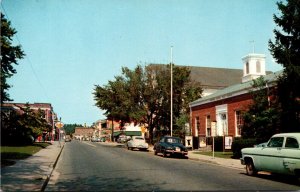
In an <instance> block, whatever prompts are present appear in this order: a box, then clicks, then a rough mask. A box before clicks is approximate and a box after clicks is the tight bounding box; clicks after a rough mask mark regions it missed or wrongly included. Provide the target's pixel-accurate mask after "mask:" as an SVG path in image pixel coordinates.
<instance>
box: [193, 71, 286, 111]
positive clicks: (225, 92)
mask: <svg viewBox="0 0 300 192" xmlns="http://www.w3.org/2000/svg"><path fill="white" fill-rule="evenodd" d="M281 74H282V71H278V72H275V73H270V74H268V75H266V76H264V80H265V81H267V82H268V86H269V87H271V86H273V85H274V82H275V81H276V80H277V78H278V77H279V76H280V75H281ZM252 84H253V81H247V82H244V83H238V84H235V85H232V86H229V87H226V88H224V89H221V90H218V91H216V92H215V93H213V94H211V95H208V96H205V97H203V98H200V99H197V100H196V101H193V102H191V103H190V107H194V106H197V105H200V104H205V103H209V102H213V101H217V100H221V99H225V98H229V97H233V96H237V95H241V94H244V93H247V92H249V91H250V90H251V88H252Z"/></svg>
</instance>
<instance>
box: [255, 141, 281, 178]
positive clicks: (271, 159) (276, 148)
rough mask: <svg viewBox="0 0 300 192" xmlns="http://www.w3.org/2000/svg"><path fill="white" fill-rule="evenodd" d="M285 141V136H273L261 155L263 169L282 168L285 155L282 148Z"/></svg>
mask: <svg viewBox="0 0 300 192" xmlns="http://www.w3.org/2000/svg"><path fill="white" fill-rule="evenodd" d="M283 143H284V137H272V138H271V139H270V141H269V143H268V145H267V147H264V148H262V153H261V156H260V165H261V167H260V168H261V170H263V171H270V172H277V171H276V170H277V169H279V167H280V169H282V167H283V157H282V154H281V153H282V148H283Z"/></svg>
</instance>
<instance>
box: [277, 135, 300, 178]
mask: <svg viewBox="0 0 300 192" xmlns="http://www.w3.org/2000/svg"><path fill="white" fill-rule="evenodd" d="M281 155H282V157H283V162H282V163H283V169H282V170H281V171H282V172H281V173H286V174H289V173H290V172H291V171H292V170H294V169H299V168H300V163H299V162H300V143H299V141H298V140H297V138H295V137H292V136H288V137H286V140H285V144H284V148H283V149H282V150H281Z"/></svg>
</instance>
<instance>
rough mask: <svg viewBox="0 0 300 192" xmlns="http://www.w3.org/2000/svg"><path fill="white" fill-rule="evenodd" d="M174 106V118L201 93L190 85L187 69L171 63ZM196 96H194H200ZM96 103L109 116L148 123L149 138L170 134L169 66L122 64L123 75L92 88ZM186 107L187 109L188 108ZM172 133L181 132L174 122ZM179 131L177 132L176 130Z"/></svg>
mask: <svg viewBox="0 0 300 192" xmlns="http://www.w3.org/2000/svg"><path fill="white" fill-rule="evenodd" d="M173 73H174V77H175V78H174V79H173V81H174V82H173V85H174V86H173V90H174V94H173V101H174V102H173V108H174V110H173V111H174V118H173V121H174V122H175V121H176V118H178V117H179V116H180V115H183V114H185V113H188V112H189V111H188V110H189V107H188V103H189V101H191V100H193V99H195V97H196V96H199V97H200V95H201V93H202V89H201V88H200V87H193V86H192V85H193V84H192V83H191V82H190V78H189V75H190V71H189V70H188V69H187V68H186V67H174V71H173ZM199 97H197V98H199ZM94 98H95V101H96V106H98V107H99V108H101V109H104V110H106V115H107V116H108V118H114V119H116V120H121V121H122V122H132V121H134V122H138V123H146V124H148V129H149V133H150V141H151V142H152V139H153V137H154V135H153V133H154V129H155V130H156V133H158V135H156V136H159V135H160V134H170V115H171V114H170V103H171V102H170V68H169V66H168V65H151V66H146V67H145V68H142V67H141V66H137V67H136V68H135V69H134V70H130V69H128V68H126V67H123V68H122V75H121V76H117V77H115V80H114V81H109V82H108V85H104V86H96V88H95V89H94ZM187 109H188V110H187ZM174 128H175V129H174V133H180V130H179V131H176V129H181V128H182V127H178V126H174ZM178 135H179V134H178Z"/></svg>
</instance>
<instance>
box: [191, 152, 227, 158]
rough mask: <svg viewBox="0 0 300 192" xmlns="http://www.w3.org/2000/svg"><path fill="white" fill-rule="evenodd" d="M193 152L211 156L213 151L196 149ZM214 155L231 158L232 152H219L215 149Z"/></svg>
mask: <svg viewBox="0 0 300 192" xmlns="http://www.w3.org/2000/svg"><path fill="white" fill-rule="evenodd" d="M193 153H195V154H200V155H207V156H213V152H212V151H209V152H202V151H199V152H198V151H197V152H193ZM214 155H215V157H219V158H225V159H232V156H233V153H232V152H220V151H215V154H214Z"/></svg>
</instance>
